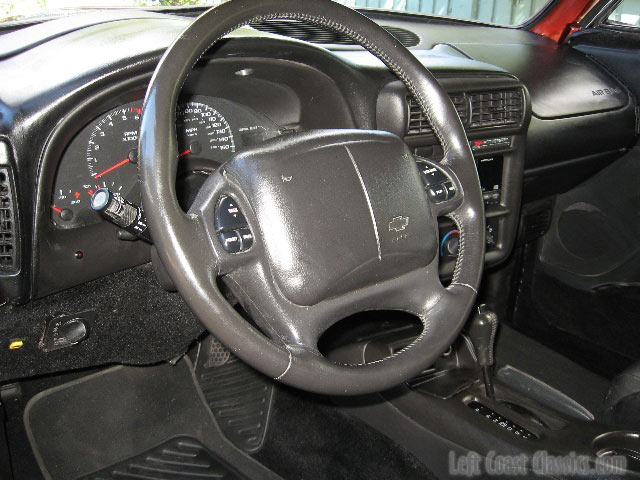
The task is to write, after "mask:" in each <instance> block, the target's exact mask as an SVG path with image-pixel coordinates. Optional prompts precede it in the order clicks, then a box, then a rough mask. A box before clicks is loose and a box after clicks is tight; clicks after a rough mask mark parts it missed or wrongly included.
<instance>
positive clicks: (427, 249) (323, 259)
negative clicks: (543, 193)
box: [139, 0, 485, 395]
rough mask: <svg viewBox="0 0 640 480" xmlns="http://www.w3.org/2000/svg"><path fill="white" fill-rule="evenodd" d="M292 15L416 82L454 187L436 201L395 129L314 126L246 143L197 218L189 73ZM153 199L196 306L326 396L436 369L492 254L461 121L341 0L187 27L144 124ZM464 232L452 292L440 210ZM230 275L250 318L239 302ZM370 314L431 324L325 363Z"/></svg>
mask: <svg viewBox="0 0 640 480" xmlns="http://www.w3.org/2000/svg"><path fill="white" fill-rule="evenodd" d="M276 18H277V19H294V20H301V21H305V22H310V23H313V24H317V25H321V26H324V27H327V28H330V29H332V30H335V31H337V32H339V33H341V34H344V35H347V36H348V37H350V38H351V39H353V40H354V41H355V42H357V43H359V44H360V45H362V46H363V47H364V48H365V49H367V50H368V51H369V52H371V53H372V54H374V55H375V56H376V57H378V58H379V59H380V60H382V61H383V62H384V63H385V64H386V65H387V66H388V68H390V69H391V70H392V71H393V72H394V73H395V74H396V75H397V76H398V77H399V78H400V79H401V80H402V81H403V82H404V84H405V85H406V87H407V89H408V91H409V92H410V93H411V94H412V95H413V97H414V98H415V99H416V101H417V102H418V103H419V105H420V107H421V109H422V111H423V112H424V114H425V115H426V116H427V118H428V120H429V122H430V123H431V125H432V127H433V131H434V132H435V134H436V136H437V138H438V139H439V141H440V143H441V144H442V147H443V150H444V159H443V160H442V161H441V162H440V164H439V165H438V166H437V168H438V169H439V170H440V171H441V172H442V173H443V174H445V175H446V176H447V177H449V180H450V181H451V182H452V185H453V188H452V191H455V193H454V194H453V195H452V196H451V197H450V198H448V199H447V200H445V201H442V202H440V203H433V202H432V201H430V200H429V199H428V198H427V195H426V194H425V189H424V186H423V183H422V181H421V178H420V173H419V171H418V168H417V165H416V161H415V159H414V157H413V156H412V155H411V152H410V151H409V149H408V147H407V146H406V144H405V143H404V142H403V141H402V140H401V139H400V138H399V137H397V136H396V135H393V134H391V133H388V132H382V131H364V130H337V129H336V130H315V131H308V132H303V133H297V134H293V135H287V136H283V137H278V138H275V139H271V140H268V141H266V142H264V143H263V144H260V145H258V146H255V147H252V148H250V149H248V150H244V151H242V152H240V153H237V154H235V156H234V157H233V158H232V159H231V160H230V161H228V162H227V163H225V164H224V165H222V166H221V167H220V168H219V169H218V170H216V171H215V172H214V173H212V174H211V175H210V176H209V177H208V179H207V180H206V182H205V183H204V185H203V187H202V189H201V191H200V192H199V194H198V196H197V198H196V200H195V202H194V204H193V206H192V207H191V209H190V210H189V212H188V213H187V214H185V213H184V212H183V210H182V209H181V208H180V206H179V204H178V201H177V198H176V189H175V181H176V171H177V166H178V150H177V141H176V130H175V108H176V102H177V100H178V95H179V92H180V89H181V87H182V84H183V83H184V81H185V79H186V77H187V75H188V74H189V72H190V70H191V69H192V68H193V66H194V65H195V63H196V62H197V61H198V59H199V58H200V57H201V56H202V55H203V54H204V53H205V52H206V51H207V50H209V49H210V48H211V46H212V45H213V44H214V43H215V42H217V41H218V40H220V39H221V38H222V37H224V36H225V35H227V34H229V33H230V32H232V31H234V30H236V29H237V28H240V27H241V26H244V25H246V24H248V23H250V22H255V21H263V20H269V19H276ZM139 147H140V148H139V152H140V161H139V162H140V177H141V181H142V190H143V197H142V198H143V205H144V208H145V213H146V215H147V220H148V223H149V228H150V229H151V234H152V237H153V241H154V244H155V246H156V248H157V250H158V254H159V257H160V259H161V261H162V263H163V265H164V267H165V269H166V270H167V272H168V274H169V276H170V277H171V279H172V280H173V282H174V284H175V286H176V288H177V289H178V291H179V292H180V294H181V295H182V297H183V298H184V300H185V301H186V303H187V304H188V305H189V307H190V308H191V309H192V311H193V312H194V314H195V315H196V316H197V317H198V318H199V319H200V321H201V322H202V323H203V324H204V325H205V326H206V327H207V329H208V330H209V331H210V332H211V333H212V334H213V335H215V336H216V337H217V338H218V339H219V340H220V341H221V342H222V343H223V344H225V345H226V346H227V347H228V348H229V349H230V350H231V351H232V352H233V353H234V354H235V355H237V356H238V357H239V358H240V359H242V360H244V361H245V362H246V363H248V364H249V365H251V366H253V367H254V368H256V369H257V370H259V371H261V372H262V373H264V374H265V375H268V376H270V377H272V378H274V379H276V380H280V381H282V382H284V383H286V384H289V385H292V386H295V387H298V388H301V389H304V390H309V391H314V392H318V393H323V394H332V395H348V394H363V393H371V392H375V391H380V390H384V389H387V388H390V387H393V386H396V385H398V384H400V383H402V382H403V381H406V380H408V379H410V378H411V377H413V376H415V375H416V374H418V373H419V372H420V371H422V370H423V369H424V368H426V367H428V366H429V365H430V364H432V363H433V361H434V360H435V359H437V358H438V356H439V355H440V354H441V353H442V352H444V351H445V350H446V349H447V348H448V347H449V345H450V344H451V343H452V342H453V340H454V339H455V338H456V336H457V335H458V333H459V331H460V329H461V328H462V325H463V324H464V321H465V320H466V318H467V316H468V315H469V313H470V310H471V308H472V306H473V302H474V301H475V296H476V294H477V288H478V285H479V282H480V276H481V273H482V266H483V259H484V232H485V229H484V211H483V202H482V194H481V190H480V184H479V180H478V174H477V171H476V168H475V164H474V161H473V157H472V154H471V150H470V148H469V144H468V141H467V137H466V135H465V132H464V129H463V127H462V124H461V122H460V119H459V117H458V115H457V113H456V111H455V109H454V107H453V105H452V104H451V101H450V100H449V97H448V96H447V95H446V93H445V92H444V91H443V90H442V89H441V87H440V86H439V84H438V83H437V81H436V80H435V78H434V77H433V76H432V74H431V73H430V72H429V71H428V70H427V69H426V68H425V67H424V66H423V65H422V64H421V63H420V62H419V61H418V60H417V59H416V58H415V57H414V56H413V55H412V54H411V53H409V51H408V50H407V49H406V48H405V47H404V46H403V45H402V44H401V43H400V42H398V41H397V40H396V39H395V38H394V37H393V36H391V35H390V34H388V33H387V32H386V31H385V30H384V29H383V28H381V27H379V26H378V25H376V24H375V23H374V22H372V21H371V20H369V19H368V18H366V17H365V16H363V15H361V14H360V13H358V12H356V11H353V10H351V9H349V8H346V7H343V6H341V5H339V4H336V3H333V2H331V1H329V0H322V1H319V0H260V1H251V0H233V1H230V2H228V3H224V4H222V5H221V6H219V7H216V8H213V9H211V10H208V11H207V12H205V13H204V14H202V15H201V16H200V17H198V18H197V19H196V20H195V21H194V22H193V23H192V24H190V25H189V26H188V27H187V28H186V29H185V30H184V31H183V32H182V34H181V35H180V36H179V37H178V38H177V39H176V40H175V41H174V43H173V44H172V45H171V46H170V47H169V48H168V50H167V51H166V52H165V54H164V56H163V57H162V59H161V60H160V62H159V64H158V66H157V68H156V70H155V73H154V75H153V77H152V79H151V82H150V85H149V87H148V90H147V94H146V98H145V102H144V111H143V114H142V125H141V131H140V146H139ZM442 215H447V216H449V217H450V218H451V219H452V220H453V221H454V222H455V223H456V224H457V227H458V230H459V231H460V247H459V256H458V260H457V263H456V266H455V270H454V274H453V279H452V281H451V283H450V284H449V286H448V287H447V288H445V287H443V285H442V283H441V282H440V279H439V276H438V248H437V247H438V240H437V237H438V224H437V220H436V219H437V217H438V216H442ZM219 278H221V279H222V280H223V281H224V282H225V283H226V284H227V285H228V286H229V287H230V288H231V290H232V292H233V293H234V294H235V296H236V297H237V298H238V300H239V301H240V303H241V304H242V306H243V307H244V308H245V309H246V310H247V311H248V312H249V313H250V315H251V317H252V319H253V320H254V322H255V325H253V324H251V323H250V322H248V321H247V320H245V319H244V318H242V316H240V315H239V314H238V312H237V311H236V310H235V309H234V308H233V307H232V306H231V305H230V304H229V303H228V301H227V300H226V299H225V297H224V295H223V294H222V293H221V291H220V289H219V287H218V284H217V281H218V279H219ZM368 310H401V311H405V312H410V313H412V314H414V315H415V316H417V317H418V318H420V320H421V321H422V323H423V325H424V328H423V331H422V333H421V334H420V335H419V336H418V337H417V338H416V339H415V340H414V341H413V342H412V343H411V344H410V345H408V346H407V347H405V348H403V349H402V350H401V351H399V352H397V353H395V354H393V355H392V356H390V357H387V358H385V359H383V360H379V361H375V362H370V363H358V362H354V364H341V363H335V362H333V361H331V360H329V359H327V358H326V357H324V356H323V355H322V354H321V353H320V352H319V351H318V347H317V343H318V339H319V338H320V336H321V335H322V333H323V332H325V331H326V330H327V329H328V328H329V327H330V326H331V325H333V324H334V323H335V322H336V321H338V320H340V319H342V318H345V317H347V316H349V315H352V314H354V313H358V312H362V311H368Z"/></svg>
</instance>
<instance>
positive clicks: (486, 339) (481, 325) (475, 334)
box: [467, 304, 498, 367]
mask: <svg viewBox="0 0 640 480" xmlns="http://www.w3.org/2000/svg"><path fill="white" fill-rule="evenodd" d="M497 330H498V316H497V315H496V314H495V312H492V311H491V310H489V308H488V307H487V306H486V305H485V304H482V305H478V309H477V311H476V313H475V314H474V315H473V317H472V318H471V320H470V321H469V325H468V326H467V334H468V335H469V338H470V339H471V343H473V349H474V350H475V353H476V358H477V360H478V365H479V366H481V367H489V366H491V365H493V345H494V343H495V340H496V331H497Z"/></svg>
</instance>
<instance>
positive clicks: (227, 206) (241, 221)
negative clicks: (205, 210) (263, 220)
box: [215, 196, 247, 232]
mask: <svg viewBox="0 0 640 480" xmlns="http://www.w3.org/2000/svg"><path fill="white" fill-rule="evenodd" d="M215 225H216V231H217V232H220V231H222V230H235V229H236V228H242V227H246V226H247V220H246V219H245V218H244V215H243V214H242V212H241V211H240V207H238V203H237V202H236V201H235V200H234V199H233V198H231V197H227V196H223V197H221V198H220V201H219V202H218V206H217V207H216V213H215Z"/></svg>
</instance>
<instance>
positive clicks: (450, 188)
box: [442, 182, 456, 200]
mask: <svg viewBox="0 0 640 480" xmlns="http://www.w3.org/2000/svg"><path fill="white" fill-rule="evenodd" d="M442 186H443V187H444V189H445V190H446V191H447V200H448V199H450V198H453V197H454V196H455V194H456V186H455V185H454V184H453V182H444V183H443V184H442Z"/></svg>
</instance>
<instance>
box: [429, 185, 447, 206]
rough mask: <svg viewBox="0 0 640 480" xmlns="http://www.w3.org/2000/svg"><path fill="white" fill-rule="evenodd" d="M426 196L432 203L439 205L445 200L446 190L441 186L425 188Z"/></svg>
mask: <svg viewBox="0 0 640 480" xmlns="http://www.w3.org/2000/svg"><path fill="white" fill-rule="evenodd" d="M427 195H429V198H430V199H431V201H432V202H433V203H440V202H444V201H445V200H446V199H447V190H446V189H445V187H444V186H442V185H433V186H431V187H429V188H427Z"/></svg>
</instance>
